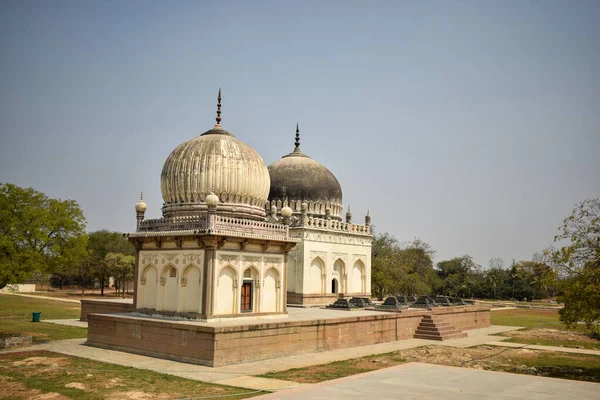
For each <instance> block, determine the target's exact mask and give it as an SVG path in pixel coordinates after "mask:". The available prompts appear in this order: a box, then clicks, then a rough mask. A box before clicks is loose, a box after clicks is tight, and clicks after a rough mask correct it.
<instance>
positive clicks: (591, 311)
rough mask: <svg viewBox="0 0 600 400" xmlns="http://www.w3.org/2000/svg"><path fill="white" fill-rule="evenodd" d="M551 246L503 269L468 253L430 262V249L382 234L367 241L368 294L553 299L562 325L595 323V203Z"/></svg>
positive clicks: (598, 308)
mask: <svg viewBox="0 0 600 400" xmlns="http://www.w3.org/2000/svg"><path fill="white" fill-rule="evenodd" d="M558 231H559V233H558V234H557V235H556V236H555V238H554V242H555V243H556V244H560V245H561V246H560V247H558V248H555V247H554V246H553V245H551V246H550V247H548V248H547V249H546V250H544V251H543V253H541V254H535V255H534V257H532V259H531V260H526V261H519V262H516V261H515V260H513V261H512V263H511V264H510V265H509V266H507V267H506V268H505V267H504V265H503V260H502V259H500V258H493V259H491V260H490V261H489V263H488V266H487V268H484V267H482V266H481V265H478V264H476V263H475V262H474V261H473V259H472V257H471V256H469V255H462V256H459V257H455V258H452V259H450V260H443V261H440V262H437V263H434V261H433V260H434V256H435V251H434V250H433V249H432V248H431V247H430V246H429V245H428V244H427V243H425V242H423V241H422V240H419V239H415V240H413V241H412V242H406V243H400V242H399V241H398V240H396V239H395V238H394V237H393V236H391V235H389V234H387V233H383V234H379V235H376V236H375V237H374V240H373V248H372V259H371V285H372V292H373V295H374V296H376V297H379V298H383V297H385V296H387V295H424V294H435V295H446V296H452V297H463V298H479V299H497V300H519V301H523V300H536V299H547V298H556V299H557V301H558V302H561V303H563V304H564V308H563V309H561V310H560V311H559V314H560V318H561V321H562V322H563V323H565V324H566V325H567V326H574V325H576V324H578V323H579V322H584V323H585V324H586V326H587V328H588V329H590V330H596V331H597V330H598V322H599V321H600V199H588V200H585V201H583V202H582V203H580V204H578V205H577V206H576V207H575V209H574V210H573V212H572V214H571V215H570V216H568V217H567V218H565V220H564V221H563V223H562V225H561V226H559V228H558Z"/></svg>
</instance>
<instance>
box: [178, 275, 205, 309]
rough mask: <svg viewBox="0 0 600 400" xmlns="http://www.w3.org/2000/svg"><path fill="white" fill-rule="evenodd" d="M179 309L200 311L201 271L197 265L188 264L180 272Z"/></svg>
mask: <svg viewBox="0 0 600 400" xmlns="http://www.w3.org/2000/svg"><path fill="white" fill-rule="evenodd" d="M181 290H182V291H183V293H182V296H181V297H182V304H181V311H183V312H194V313H200V307H201V303H202V273H201V271H200V268H199V267H198V266H197V265H194V264H190V265H188V266H187V267H185V269H184V270H183V274H181Z"/></svg>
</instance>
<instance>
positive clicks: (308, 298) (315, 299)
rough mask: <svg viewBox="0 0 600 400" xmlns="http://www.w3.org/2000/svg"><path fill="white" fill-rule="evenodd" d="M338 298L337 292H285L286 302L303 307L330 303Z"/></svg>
mask: <svg viewBox="0 0 600 400" xmlns="http://www.w3.org/2000/svg"><path fill="white" fill-rule="evenodd" d="M337 298H338V296H337V294H302V293H291V292H288V293H287V303H288V304H291V305H299V306H305V307H313V306H324V305H329V304H332V303H333V302H334V301H336V300H337Z"/></svg>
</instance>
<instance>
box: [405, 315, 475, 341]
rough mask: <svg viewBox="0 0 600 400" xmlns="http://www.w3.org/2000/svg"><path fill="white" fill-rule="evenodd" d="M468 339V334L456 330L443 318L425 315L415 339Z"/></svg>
mask: <svg viewBox="0 0 600 400" xmlns="http://www.w3.org/2000/svg"><path fill="white" fill-rule="evenodd" d="M463 337H467V333H466V332H462V331H460V330H458V329H456V328H455V327H454V326H453V325H450V323H449V322H445V321H444V319H443V317H438V316H435V315H424V316H423V319H422V320H421V323H420V324H419V326H418V327H417V330H416V331H415V339H428V340H449V339H459V338H463Z"/></svg>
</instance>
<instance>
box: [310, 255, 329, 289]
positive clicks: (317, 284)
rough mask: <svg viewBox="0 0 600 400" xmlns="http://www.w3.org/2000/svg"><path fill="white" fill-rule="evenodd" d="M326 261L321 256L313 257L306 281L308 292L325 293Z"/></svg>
mask: <svg viewBox="0 0 600 400" xmlns="http://www.w3.org/2000/svg"><path fill="white" fill-rule="evenodd" d="M325 265H326V264H325V261H323V259H322V258H321V257H319V256H317V257H315V258H313V259H312V261H311V262H310V269H309V271H308V280H307V282H305V285H306V289H305V292H306V293H325V271H326V270H325Z"/></svg>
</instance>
